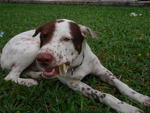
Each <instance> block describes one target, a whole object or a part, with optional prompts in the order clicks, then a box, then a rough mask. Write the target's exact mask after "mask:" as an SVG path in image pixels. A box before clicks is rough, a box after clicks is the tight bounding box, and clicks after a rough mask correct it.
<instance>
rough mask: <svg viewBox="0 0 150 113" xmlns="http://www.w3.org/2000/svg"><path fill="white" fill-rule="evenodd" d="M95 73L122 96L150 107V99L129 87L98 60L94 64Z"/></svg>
mask: <svg viewBox="0 0 150 113" xmlns="http://www.w3.org/2000/svg"><path fill="white" fill-rule="evenodd" d="M93 67H94V68H93V73H94V74H96V75H97V76H99V77H100V79H101V80H102V81H104V82H107V83H109V84H111V85H113V86H115V87H116V88H117V89H118V90H119V91H120V92H121V93H122V94H124V95H127V96H128V97H130V98H131V99H133V100H136V101H138V102H140V103H142V104H144V105H145V106H150V97H148V96H145V95H142V94H140V93H138V92H136V91H135V90H133V89H131V88H130V87H129V86H128V85H126V84H125V83H123V82H121V81H120V80H119V79H117V78H116V77H115V76H114V75H113V74H112V73H111V72H110V71H109V70H108V69H106V68H105V67H104V66H103V65H102V64H101V63H100V62H99V60H98V59H97V58H96V59H95V61H94V64H93Z"/></svg>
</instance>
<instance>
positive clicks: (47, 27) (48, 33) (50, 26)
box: [33, 21, 56, 47]
mask: <svg viewBox="0 0 150 113" xmlns="http://www.w3.org/2000/svg"><path fill="white" fill-rule="evenodd" d="M55 23H56V21H51V22H49V23H47V24H44V25H42V26H41V27H39V28H37V29H36V31H35V33H34V35H33V37H35V36H36V35H37V34H38V33H41V34H40V40H41V45H40V47H42V46H43V45H45V44H47V43H48V42H50V40H51V38H52V36H53V33H54V31H55Z"/></svg>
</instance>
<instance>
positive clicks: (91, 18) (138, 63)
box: [0, 4, 150, 113]
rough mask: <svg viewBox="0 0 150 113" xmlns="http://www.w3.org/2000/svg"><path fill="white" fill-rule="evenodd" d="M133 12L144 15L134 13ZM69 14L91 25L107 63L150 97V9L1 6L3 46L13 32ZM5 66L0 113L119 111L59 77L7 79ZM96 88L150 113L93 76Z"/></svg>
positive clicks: (99, 53)
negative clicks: (32, 82)
mask: <svg viewBox="0 0 150 113" xmlns="http://www.w3.org/2000/svg"><path fill="white" fill-rule="evenodd" d="M131 12H136V13H137V14H142V15H141V16H135V17H134V16H130V13H131ZM60 18H67V19H71V20H74V21H76V22H77V23H80V24H83V25H86V26H89V27H90V28H92V29H93V30H94V31H95V32H97V34H98V36H99V40H93V39H90V38H87V41H88V43H89V45H90V46H91V48H92V50H93V52H94V53H95V54H96V55H97V56H98V57H99V59H100V60H101V62H102V64H103V65H104V66H105V67H107V68H108V69H109V70H111V71H112V72H113V73H114V74H115V75H116V76H117V77H118V78H119V79H121V80H122V81H124V82H125V83H127V84H128V85H129V86H130V87H132V88H133V89H135V90H136V91H138V92H140V93H143V94H145V95H149V96H150V19H149V18H150V8H148V7H112V6H111V7H110V6H63V5H60V6H57V5H33V4H32V5H25V4H24V5H16V4H0V32H4V36H3V37H2V38H0V49H2V48H3V46H4V45H5V43H6V42H7V41H8V40H9V39H10V38H11V37H12V36H14V35H16V34H18V33H20V32H23V31H26V30H29V29H34V28H36V27H38V26H40V25H42V24H44V23H46V22H48V21H50V20H55V19H60ZM5 75H6V74H5V73H4V71H3V70H2V69H0V113H115V112H114V111H113V110H112V109H110V108H109V107H107V106H105V105H103V104H101V103H100V102H98V101H97V100H92V99H89V98H87V97H85V96H83V95H82V94H80V93H78V92H74V91H72V90H71V89H69V88H68V87H67V86H66V85H63V84H62V83H60V82H59V81H58V80H57V79H50V80H45V79H43V80H40V82H39V85H38V86H34V87H30V88H28V87H26V86H21V85H17V84H15V83H12V82H6V81H4V77H5ZM83 81H84V82H86V83H87V84H89V85H91V86H92V87H93V88H96V89H98V90H101V91H103V92H107V93H111V94H112V95H114V96H116V97H117V98H119V99H121V100H123V101H125V102H128V103H130V104H132V105H134V106H137V107H139V108H141V109H143V110H144V111H145V113H148V110H150V109H146V108H145V107H144V106H143V105H141V104H139V103H137V102H135V101H131V100H130V99H128V98H127V97H126V96H123V95H121V94H120V93H119V92H118V91H117V90H116V89H115V88H114V87H112V86H109V85H107V84H105V83H103V82H101V81H100V80H99V79H98V78H95V77H91V76H88V77H86V78H85V79H84V80H83Z"/></svg>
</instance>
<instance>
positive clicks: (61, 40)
mask: <svg viewBox="0 0 150 113" xmlns="http://www.w3.org/2000/svg"><path fill="white" fill-rule="evenodd" d="M39 33H40V40H41V49H40V51H39V53H38V55H37V57H36V61H37V63H38V64H39V65H40V67H42V68H43V69H44V71H45V76H54V75H58V74H60V73H59V66H61V65H63V64H65V65H66V66H70V65H71V64H72V62H73V61H74V60H75V59H76V58H77V57H78V56H79V55H80V53H81V51H82V43H83V41H84V37H85V36H87V35H90V36H91V37H93V38H97V37H96V34H95V33H94V32H93V31H92V30H91V29H90V28H88V27H86V26H83V25H79V24H76V23H75V22H73V21H71V20H66V19H60V20H55V21H51V22H49V23H47V24H44V25H42V26H40V27H39V28H37V29H36V31H35V33H34V35H33V37H34V36H36V35H37V34H39Z"/></svg>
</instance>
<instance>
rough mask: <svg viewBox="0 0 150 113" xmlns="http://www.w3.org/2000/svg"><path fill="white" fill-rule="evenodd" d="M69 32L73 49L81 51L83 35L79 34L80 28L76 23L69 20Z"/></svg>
mask: <svg viewBox="0 0 150 113" xmlns="http://www.w3.org/2000/svg"><path fill="white" fill-rule="evenodd" d="M69 24H70V30H71V31H70V33H71V35H72V37H73V39H72V41H73V44H74V47H75V49H76V50H77V51H78V53H80V52H81V49H82V42H83V40H84V37H83V36H82V34H81V31H80V28H79V26H78V25H77V24H75V23H73V22H70V23H69Z"/></svg>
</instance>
